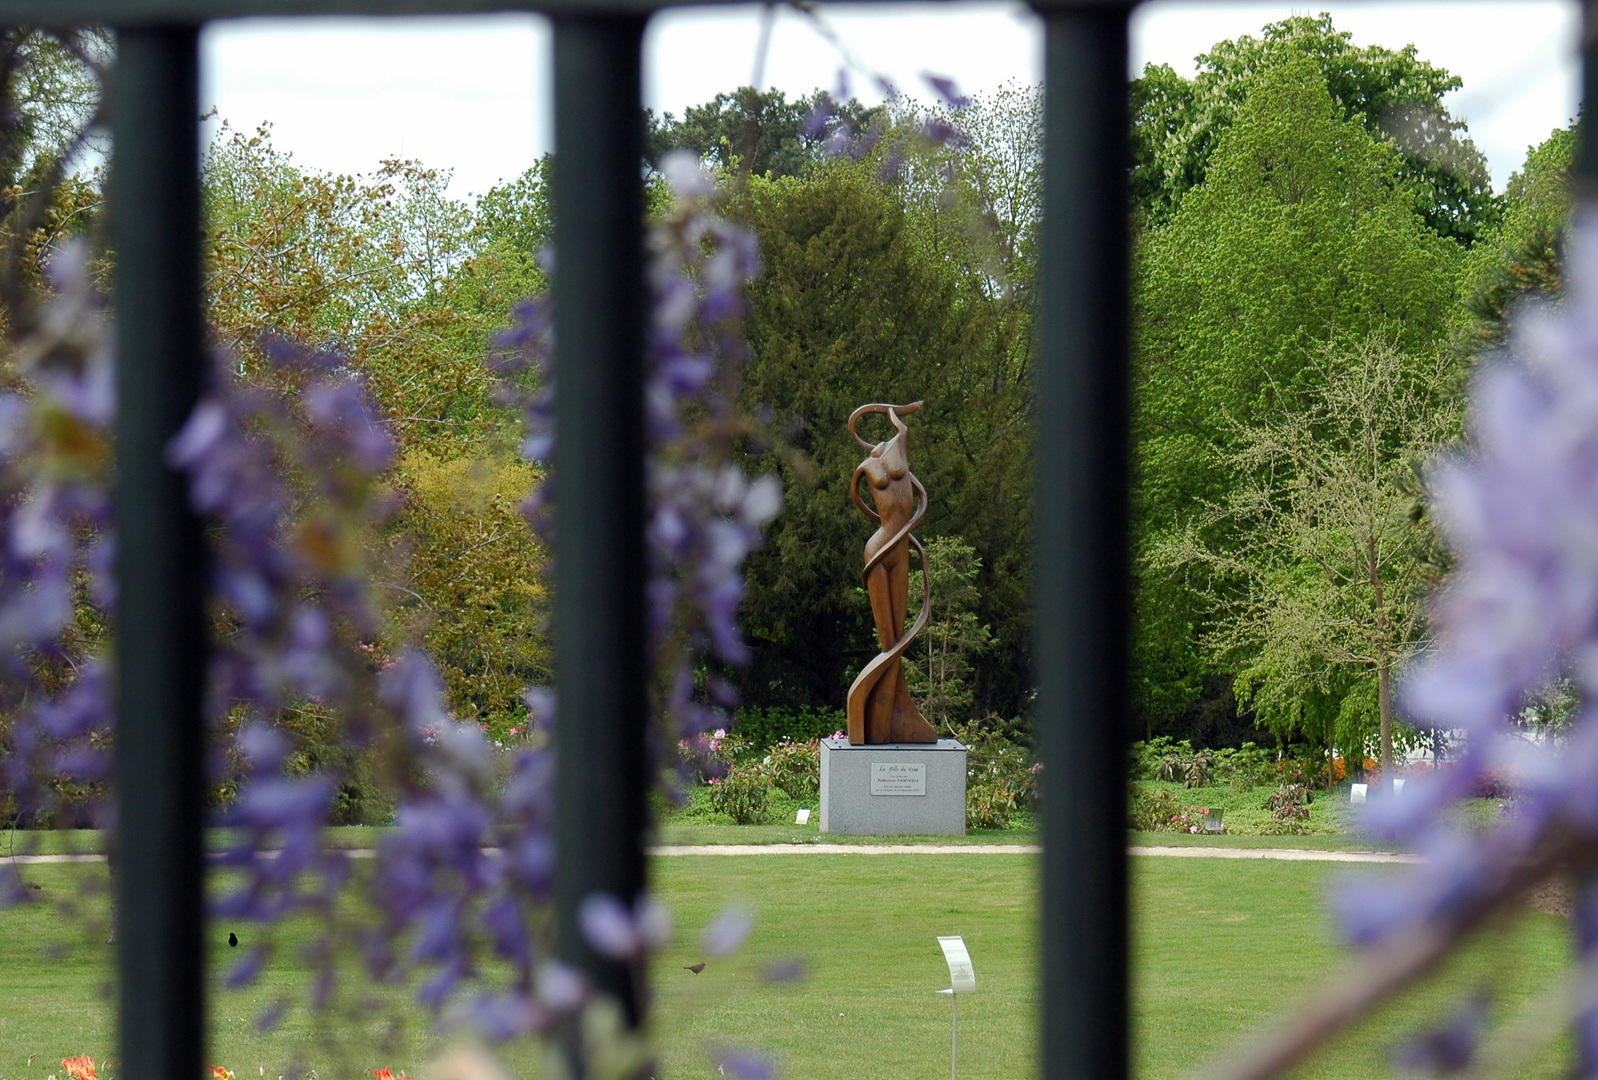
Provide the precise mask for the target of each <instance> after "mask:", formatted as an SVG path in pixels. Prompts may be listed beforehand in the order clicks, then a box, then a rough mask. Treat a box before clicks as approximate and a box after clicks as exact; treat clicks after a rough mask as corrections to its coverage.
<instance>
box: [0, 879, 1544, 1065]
mask: <svg viewBox="0 0 1598 1080" xmlns="http://www.w3.org/2000/svg"><path fill="white" fill-rule="evenodd" d="M1035 865H1036V860H1035V858H1034V857H1032V856H1026V855H988V856H983V857H980V858H973V857H970V856H962V855H894V856H877V857H861V856H853V855H795V856H779V857H695V856H679V857H671V858H662V859H658V860H656V862H655V876H656V883H657V889H658V891H659V893H660V895H661V896H662V897H663V898H664V899H665V900H666V902H667V903H668V905H669V906H670V907H671V908H672V910H673V912H674V913H675V916H676V919H677V923H678V927H679V930H678V933H677V934H676V936H675V938H674V940H673V942H672V944H671V945H670V946H669V947H668V948H667V949H666V950H665V952H664V953H663V955H662V956H661V957H660V960H659V963H658V964H657V966H656V968H655V985H656V1016H657V1017H658V1024H657V1031H658V1032H659V1033H660V1038H659V1047H660V1053H661V1059H662V1065H663V1070H664V1074H665V1075H667V1076H670V1077H672V1078H674V1080H675V1078H683V1080H720V1078H719V1076H718V1074H717V1072H716V1069H715V1067H714V1066H713V1065H710V1064H708V1063H707V1058H706V1056H705V1049H706V1047H707V1046H708V1045H709V1044H711V1043H713V1042H727V1043H731V1044H746V1045H757V1046H763V1047H765V1048H767V1049H769V1050H770V1051H772V1052H773V1053H775V1054H776V1055H777V1056H778V1057H779V1058H780V1059H781V1060H782V1061H783V1063H784V1075H785V1076H787V1077H789V1078H796V1080H797V1078H806V1080H828V1078H837V1080H845V1078H847V1080H875V1078H882V1080H887V1078H890V1077H891V1078H904V1077H912V1076H923V1077H925V1076H937V1075H941V1072H942V1070H943V1069H944V1068H945V1067H946V1066H947V1061H948V1058H947V1052H948V1046H947V1036H948V1014H949V1003H948V999H947V998H946V997H943V996H939V995H936V994H934V993H932V991H933V990H935V989H936V988H937V987H938V986H939V985H941V984H942V982H943V981H944V980H945V979H946V973H945V969H944V968H943V962H942V959H941V956H940V954H939V952H938V950H937V947H936V943H935V941H934V940H933V939H934V937H935V936H936V935H938V934H944V933H958V934H962V935H964V937H965V939H966V941H967V943H968V944H969V945H970V947H971V952H972V956H973V958H974V960H975V962H976V967H977V975H978V980H979V990H978V992H977V993H976V994H975V995H973V996H971V997H969V998H967V999H965V1000H963V1001H962V1003H961V1008H960V1016H961V1047H962V1055H961V1057H962V1061H963V1065H962V1068H961V1073H962V1075H963V1076H966V1077H969V1078H971V1080H1000V1078H1019V1077H1024V1076H1027V1075H1030V1074H1032V1073H1033V1072H1034V1071H1035V1070H1034V1066H1035V1053H1034V1034H1033V1033H1034V1030H1035V1007H1036V990H1035V970H1034V963H1035V955H1036V939H1035V934H1036V928H1035V926H1034V923H1033V918H1034V912H1035V884H1034V869H1035ZM1132 865H1133V885H1134V903H1135V912H1134V925H1135V941H1134V956H1135V965H1136V967H1135V984H1136V1019H1135V1054H1136V1064H1137V1075H1138V1076H1140V1077H1149V1078H1155V1077H1160V1078H1163V1077H1176V1076H1180V1075H1183V1074H1185V1073H1187V1072H1189V1071H1191V1070H1192V1069H1194V1068H1196V1067H1197V1066H1199V1065H1200V1064H1202V1063H1203V1061H1204V1060H1205V1059H1206V1058H1207V1057H1208V1056H1209V1055H1210V1054H1212V1053H1214V1052H1216V1051H1218V1050H1220V1049H1221V1048H1222V1047H1223V1046H1225V1045H1226V1044H1227V1043H1228V1042H1229V1041H1230V1040H1232V1039H1234V1038H1235V1037H1237V1036H1238V1035H1239V1034H1241V1033H1242V1032H1244V1031H1246V1030H1249V1029H1251V1028H1252V1027H1253V1025H1254V1024H1255V1023H1257V1022H1259V1021H1261V1020H1263V1019H1264V1018H1266V1017H1268V1016H1271V1015H1274V1014H1277V1013H1280V1012H1283V1011H1288V1010H1290V1009H1291V1008H1292V1005H1293V1002H1294V1001H1295V999H1296V998H1297V997H1298V996H1300V995H1302V994H1304V993H1306V992H1308V991H1309V990H1310V989H1311V988H1312V987H1313V986H1314V985H1315V983H1316V981H1317V980H1318V979H1319V978H1320V977H1321V976H1322V975H1324V974H1325V973H1327V972H1329V971H1331V970H1333V969H1335V968H1336V967H1337V965H1338V964H1339V962H1340V956H1341V955H1342V954H1341V951H1340V950H1339V948H1338V947H1337V946H1336V945H1335V943H1334V942H1333V940H1332V937H1331V935H1330V932H1329V924H1328V921H1327V919H1326V916H1325V914H1324V908H1323V895H1324V891H1325V885H1326V883H1327V881H1328V880H1329V879H1331V878H1333V877H1334V876H1336V875H1339V874H1346V873H1348V872H1350V871H1349V868H1347V867H1337V866H1329V865H1326V864H1317V863H1292V862H1273V861H1259V862H1252V861H1250V862H1237V861H1232V860H1227V861H1220V860H1215V861H1211V860H1195V859H1159V858H1137V859H1134V860H1133V864H1132ZM1371 870H1372V871H1373V872H1384V873H1386V872H1393V871H1392V870H1391V868H1385V867H1383V868H1371ZM103 873H104V870H103V867H100V866H88V867H83V866H38V867H32V868H29V874H28V876H29V878H30V879H31V880H33V881H35V882H38V883H39V884H41V885H43V886H44V888H43V891H42V893H41V896H42V897H43V898H44V899H45V900H46V901H56V902H59V901H62V900H76V899H78V898H77V895H76V892H75V887H74V883H76V882H82V881H96V880H101V879H102V875H103ZM735 899H743V900H746V901H748V902H749V903H750V904H752V905H753V906H754V907H755V909H756V910H757V912H758V914H759V923H758V927H757V929H756V932H755V934H754V935H753V937H752V939H751V941H750V944H749V946H748V948H747V949H746V950H745V951H744V953H742V954H740V955H739V956H736V957H734V958H731V959H729V960H726V961H721V962H717V961H712V962H711V964H710V966H709V967H708V968H707V969H706V970H705V972H704V973H703V974H702V975H698V976H695V975H693V974H691V973H690V972H688V971H685V970H683V965H685V964H688V963H692V962H695V961H698V960H700V959H704V958H703V957H702V956H701V955H699V953H698V952H697V945H696V944H695V942H696V933H697V930H698V928H699V927H701V926H703V925H704V923H705V922H706V921H707V920H708V919H709V918H710V917H711V915H712V914H713V913H714V912H715V911H716V910H717V909H719V908H720V907H721V905H722V904H724V903H726V902H727V901H729V900H735ZM80 902H82V903H85V904H87V905H88V907H90V908H93V907H95V906H97V904H98V903H99V900H98V898H96V897H89V898H87V899H86V900H81V901H80ZM227 929H228V928H227V927H213V928H212V931H211V932H212V934H213V936H214V937H216V938H217V939H218V941H217V945H216V948H215V953H214V955H216V956H217V958H218V960H219V961H222V962H226V961H229V960H231V959H232V956H233V955H237V954H236V953H234V954H232V955H229V954H230V950H228V949H227V947H226V946H225V944H222V943H221V939H223V938H225V936H226V932H227ZM249 941H250V937H249V935H248V934H246V944H248V943H249ZM290 944H292V943H291V942H287V943H285V948H283V949H282V950H281V951H280V952H279V953H278V955H277V958H276V962H275V963H274V965H273V966H272V967H271V968H269V970H268V973H267V975H266V977H265V978H264V980H263V982H262V983H261V984H260V985H259V986H258V987H257V988H254V989H251V990H250V991H247V992H244V993H242V994H241V993H234V992H227V991H219V992H218V994H217V998H216V1001H217V1005H216V1007H215V1010H214V1014H213V1016H212V1022H211V1028H212V1032H213V1035H212V1053H211V1059H212V1060H213V1061H215V1062H217V1063H218V1064H224V1065H226V1066H228V1067H229V1068H231V1069H233V1070H234V1072H235V1073H236V1074H237V1075H238V1077H239V1078H240V1080H249V1078H251V1077H256V1076H258V1075H261V1073H260V1071H259V1070H263V1069H264V1070H267V1075H272V1076H276V1075H279V1074H282V1075H289V1073H288V1072H287V1068H286V1067H287V1066H288V1065H289V1064H290V1063H291V1062H294V1061H298V1062H300V1063H302V1065H311V1066H313V1067H315V1068H316V1069H317V1072H318V1075H319V1077H320V1078H321V1080H332V1078H334V1077H350V1078H354V1077H357V1076H359V1075H360V1072H361V1070H363V1069H370V1068H372V1067H375V1066H378V1065H384V1064H387V1065H392V1066H393V1067H394V1069H395V1071H396V1074H397V1073H398V1071H399V1070H400V1069H401V1068H404V1069H406V1070H408V1071H409V1072H410V1074H411V1075H412V1076H418V1074H419V1073H420V1071H421V1068H422V1065H423V1062H424V1059H425V1057H426V1056H427V1053H428V1051H429V1050H430V1049H431V1048H434V1047H437V1046H438V1045H440V1042H439V1041H438V1040H437V1039H436V1038H434V1037H431V1036H427V1035H425V1034H423V1033H422V1032H420V1031H419V1030H417V1025H416V1024H415V1023H412V1025H411V1026H410V1027H409V1028H407V1029H405V1030H403V1031H402V1032H401V1033H400V1034H399V1035H398V1036H397V1037H396V1041H395V1043H394V1045H393V1047H392V1049H391V1050H390V1051H389V1052H387V1053H380V1052H378V1051H376V1050H366V1051H363V1052H360V1053H356V1054H353V1055H351V1056H350V1057H349V1058H348V1059H346V1060H343V1061H340V1060H337V1059H336V1058H335V1056H334V1055H333V1054H332V1053H331V1051H329V1050H327V1049H325V1048H319V1047H318V1046H317V1045H316V1032H315V1030H314V1029H313V1027H312V1026H311V1024H310V1023H309V1021H308V1020H307V1019H306V1016H305V1014H304V1013H303V1012H299V1011H291V1012H290V1013H289V1015H288V1017H287V1019H286V1020H285V1023H284V1024H283V1026H282V1027H281V1028H280V1029H279V1030H278V1031H277V1032H276V1033H274V1034H272V1035H266V1036H263V1035H260V1034H257V1033H256V1032H255V1031H254V1030H253V1028H252V1027H251V1025H250V1024H249V1023H248V1022H247V1020H248V1019H249V1018H253V1017H254V1016H255V1015H256V1014H257V1012H258V1011H259V1010H260V1009H262V1008H264V1007H265V1006H266V1004H267V1003H268V1002H270V1001H271V1000H272V999H273V998H274V997H276V996H278V995H280V994H292V993H294V992H295V990H296V987H297V985H298V978H299V977H298V976H297V975H296V974H295V964H296V962H297V961H296V958H295V952H294V950H293V949H292V948H289V947H287V946H288V945H290ZM63 946H70V947H69V948H66V949H65V950H64V951H63V948H62V947H63ZM241 951H242V950H241ZM791 957H792V958H800V959H802V961H803V962H804V964H805V966H806V968H807V972H808V975H807V978H806V979H804V980H803V981H802V982H800V983H798V984H796V985H788V986H780V985H770V984H767V983H765V982H764V981H763V980H762V979H761V978H760V977H759V973H760V972H761V971H762V970H763V968H764V966H765V965H766V964H767V963H769V962H771V961H773V960H778V959H785V958H791ZM1566 962H1567V946H1566V934H1565V927H1564V925H1563V922H1562V920H1559V919H1556V918H1554V917H1552V916H1547V915H1543V914H1540V913H1537V912H1527V913H1526V914H1525V916H1524V917H1523V918H1520V919H1519V920H1517V921H1516V923H1515V925H1513V926H1511V927H1507V928H1504V929H1502V930H1500V931H1497V932H1495V933H1493V934H1492V935H1491V936H1490V937H1488V938H1487V939H1486V940H1484V941H1482V942H1481V943H1479V944H1478V945H1477V946H1476V947H1475V948H1474V949H1473V950H1472V951H1471V952H1470V954H1469V955H1467V956H1465V957H1463V958H1461V960H1460V962H1459V963H1457V964H1456V965H1455V966H1454V968H1453V969H1451V970H1450V971H1449V972H1447V973H1445V974H1444V976H1442V977H1440V978H1439V979H1438V980H1436V982H1435V983H1434V984H1433V985H1431V986H1428V987H1426V988H1423V989H1421V990H1419V991H1417V992H1416V993H1414V994H1412V995H1411V996H1410V998H1408V999H1407V1000H1405V1001H1404V1002H1402V1003H1400V1004H1399V1005H1398V1006H1397V1007H1395V1008H1393V1009H1391V1010H1389V1011H1388V1012H1387V1013H1385V1014H1383V1015H1382V1016H1379V1017H1377V1018H1376V1019H1374V1020H1372V1021H1370V1022H1369V1023H1367V1024H1366V1026H1365V1027H1364V1028H1363V1029H1362V1030H1361V1031H1360V1032H1358V1033H1357V1034H1356V1035H1355V1036H1353V1037H1351V1038H1349V1039H1345V1040H1344V1041H1343V1042H1342V1043H1340V1044H1339V1045H1338V1046H1337V1047H1336V1048H1334V1049H1333V1050H1332V1051H1330V1052H1328V1053H1327V1054H1325V1055H1323V1056H1322V1058H1320V1059H1318V1060H1317V1061H1316V1062H1314V1063H1312V1064H1311V1066H1309V1067H1308V1068H1307V1069H1306V1070H1305V1071H1304V1073H1303V1075H1305V1076H1308V1077H1317V1078H1319V1077H1328V1078H1330V1077H1366V1076H1372V1075H1381V1074H1382V1072H1383V1070H1384V1062H1385V1060H1386V1057H1387V1055H1388V1053H1389V1051H1390V1048H1391V1046H1392V1044H1393V1042H1394V1041H1395V1039H1397V1038H1398V1037H1399V1036H1400V1035H1401V1033H1403V1032H1404V1031H1406V1030H1410V1029H1412V1028H1413V1026H1414V1025H1415V1024H1416V1023H1418V1022H1420V1020H1421V1019H1422V1018H1423V1017H1427V1016H1436V1015H1439V1014H1440V1013H1441V1012H1442V1011H1443V1010H1445V1009H1446V1007H1447V1004H1448V1003H1449V1002H1451V1001H1453V1000H1455V999H1456V998H1457V997H1458V996H1459V995H1460V994H1462V993H1464V992H1466V991H1467V990H1468V989H1469V988H1471V987H1473V986H1475V985H1477V983H1478V981H1480V980H1484V979H1486V978H1487V977H1488V976H1491V978H1492V979H1493V982H1494V985H1495V986H1496V987H1497V989H1498V991H1499V994H1500V998H1499V1007H1500V1008H1502V1009H1509V1008H1511V1007H1512V1006H1514V1005H1515V1004H1517V1003H1519V1002H1521V1001H1523V1000H1525V999H1526V998H1527V997H1528V995H1530V994H1532V993H1533V992H1534V991H1536V990H1538V989H1539V988H1542V987H1544V986H1546V985H1548V984H1549V983H1550V982H1552V981H1553V980H1554V979H1555V978H1556V976H1557V975H1558V974H1559V973H1560V972H1562V971H1563V970H1564V968H1565V964H1566ZM107 976H108V967H107V950H106V949H105V947H104V946H103V944H101V943H100V942H99V940H98V937H95V938H91V939H88V940H86V939H85V936H84V935H83V933H82V932H81V931H80V930H78V929H77V927H76V925H75V924H74V923H72V922H71V920H69V919H65V918H63V917H62V916H61V915H59V914H57V913H56V912H55V911H54V909H53V908H52V907H51V905H50V904H49V903H41V904H37V905H32V906H30V907H28V908H24V909H12V910H8V911H4V912H0V1002H4V1003H5V1007H3V1008H0V1078H7V1080H17V1078H18V1077H32V1078H34V1080H42V1078H43V1077H44V1076H46V1075H47V1074H48V1073H50V1072H59V1069H58V1065H59V1061H60V1059H61V1058H62V1057H64V1056H67V1055H68V1054H76V1053H90V1054H93V1055H94V1056H95V1057H96V1059H99V1060H103V1059H104V1058H106V1057H107V1056H109V1054H108V1052H109V1050H110V1034H109V1018H110V1010H109V1007H108V1005H107V1003H106V997H105V987H106V983H107ZM345 1000H346V1004H347V1005H348V1006H349V1007H350V1010H351V1011H350V1014H349V1015H350V1017H351V1018H349V1019H346V1020H345V1021H343V1022H342V1023H343V1025H344V1032H343V1034H344V1038H343V1040H342V1041H343V1042H344V1043H345V1044H346V1045H347V1046H348V1045H364V1046H367V1047H375V1046H376V1045H377V1044H378V1041H379V1039H380V1038H381V1036H382V1034H383V1031H384V1028H385V1025H386V1023H387V1018H388V1017H389V1015H390V1013H391V1011H392V1009H393V1007H394V1006H395V1005H396V1004H397V1003H398V1002H399V1001H401V1000H403V998H402V997H401V996H400V994H399V992H397V991H392V990H372V989H370V988H365V987H351V988H350V990H349V993H348V994H347V995H346V999H345ZM30 1055H32V1056H33V1061H32V1063H31V1064H30V1062H29V1057H30ZM1561 1055H1562V1051H1561V1050H1560V1049H1558V1048H1555V1049H1554V1050H1551V1051H1549V1052H1548V1053H1546V1054H1545V1055H1544V1056H1543V1057H1542V1058H1540V1059H1538V1061H1537V1062H1536V1063H1535V1068H1534V1069H1533V1070H1532V1071H1530V1072H1527V1073H1525V1075H1537V1076H1544V1075H1546V1076H1550V1077H1552V1076H1554V1075H1557V1074H1559V1073H1560V1072H1561V1070H1562V1069H1563V1068H1564V1065H1563V1063H1562V1057H1561ZM535 1060H536V1058H535V1055H534V1054H533V1053H532V1052H531V1051H527V1052H523V1053H517V1054H511V1055H508V1064H509V1065H511V1067H512V1075H515V1076H533V1075H536V1073H537V1070H536V1066H535V1064H534V1062H535ZM102 1075H104V1074H102Z"/></svg>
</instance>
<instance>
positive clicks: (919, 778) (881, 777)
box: [871, 761, 927, 795]
mask: <svg viewBox="0 0 1598 1080" xmlns="http://www.w3.org/2000/svg"><path fill="white" fill-rule="evenodd" d="M926 793H927V767H926V766H925V765H910V764H907V763H905V762H902V761H873V762H872V763H871V794H873V795H925V794H926Z"/></svg>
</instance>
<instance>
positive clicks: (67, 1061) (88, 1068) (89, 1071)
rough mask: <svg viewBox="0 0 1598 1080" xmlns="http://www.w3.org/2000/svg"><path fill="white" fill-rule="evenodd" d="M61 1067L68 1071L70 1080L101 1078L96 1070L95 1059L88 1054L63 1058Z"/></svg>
mask: <svg viewBox="0 0 1598 1080" xmlns="http://www.w3.org/2000/svg"><path fill="white" fill-rule="evenodd" d="M61 1068H62V1069H64V1070H65V1071H66V1074H67V1078H68V1080H99V1076H98V1074H97V1073H95V1071H94V1059H93V1058H92V1057H90V1056H89V1055H88V1054H80V1055H79V1056H78V1057H69V1058H62V1059H61Z"/></svg>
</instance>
